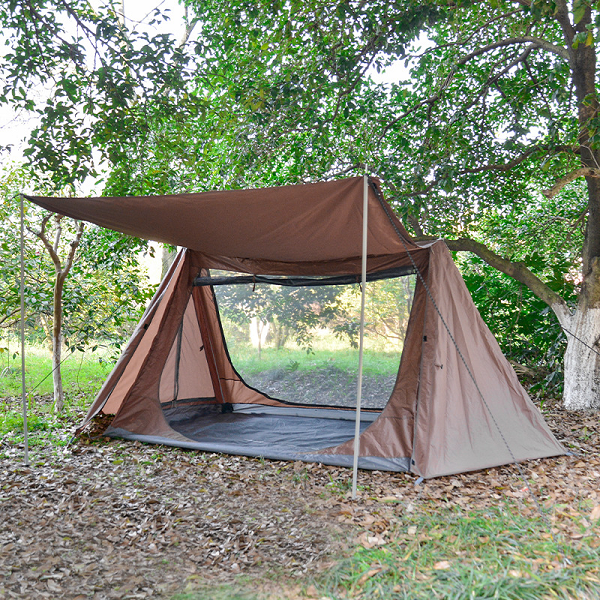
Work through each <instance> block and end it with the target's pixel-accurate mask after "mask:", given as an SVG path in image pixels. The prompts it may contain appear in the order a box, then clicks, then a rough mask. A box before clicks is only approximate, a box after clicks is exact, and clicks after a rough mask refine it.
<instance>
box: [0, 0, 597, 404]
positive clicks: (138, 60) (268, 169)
mask: <svg viewBox="0 0 600 600" xmlns="http://www.w3.org/2000/svg"><path fill="white" fill-rule="evenodd" d="M185 4H186V6H187V8H188V22H187V24H186V25H187V28H186V34H185V36H184V39H183V40H175V38H174V36H172V35H169V34H167V33H157V34H152V35H151V34H149V33H148V32H146V31H144V30H142V29H134V28H130V27H128V26H127V25H126V23H125V22H124V21H123V20H122V19H121V18H120V16H119V14H118V10H117V9H116V8H115V6H114V5H111V4H107V5H105V6H102V7H100V8H98V9H97V10H93V9H91V8H90V7H89V5H88V4H87V3H86V2H84V1H83V0H61V2H59V3H54V2H53V3H50V2H48V1H47V0H31V2H27V3H21V2H18V1H16V0H12V1H11V2H9V3H8V5H6V6H5V7H3V8H2V9H0V23H2V25H3V30H4V36H5V38H6V39H7V40H8V42H9V44H8V48H9V50H8V51H7V52H6V53H5V55H4V57H3V62H4V64H5V66H6V68H5V73H4V86H3V89H2V93H1V94H0V101H1V102H10V103H11V104H12V105H14V106H15V107H19V108H20V109H21V110H26V111H30V112H34V113H36V114H37V115H38V116H39V123H40V125H39V127H37V128H36V129H35V130H34V131H33V132H32V136H31V139H30V142H29V148H28V150H27V155H28V157H29V160H31V162H32V164H35V166H36V168H37V169H40V170H43V171H44V172H46V173H48V174H49V176H50V177H51V180H52V181H53V182H54V183H55V185H57V186H60V185H65V184H66V183H70V182H73V181H76V180H81V179H83V178H84V177H86V176H88V175H90V174H92V173H99V172H101V171H102V170H104V171H105V172H106V176H107V180H106V192H107V193H111V194H114V193H122V194H142V193H164V192H171V191H192V190H202V189H208V188H227V187H242V186H250V185H268V184H276V183H293V182H300V181H307V180H315V179H320V178H329V177H336V176H341V175H344V174H346V173H361V172H364V170H365V168H368V170H369V171H370V172H371V173H374V174H376V175H378V176H379V177H380V178H381V180H382V182H383V185H384V188H385V190H386V192H387V196H388V198H389V199H390V200H391V202H392V204H393V206H394V207H395V209H396V210H397V211H398V213H399V214H400V215H401V216H402V217H403V218H404V219H405V220H406V221H407V222H408V223H409V224H410V226H411V227H412V230H413V233H414V234H415V235H416V236H417V237H426V236H435V237H438V236H442V237H444V238H445V239H446V240H447V243H448V245H449V247H450V248H451V249H453V250H456V251H469V252H471V253H472V254H474V255H476V256H478V257H479V259H481V260H483V261H485V263H486V264H487V265H490V266H491V267H493V268H494V269H497V270H499V271H500V272H502V273H503V274H505V275H507V276H509V277H511V278H513V279H514V280H515V281H517V282H519V284H520V285H521V286H526V288H527V289H528V290H530V292H531V293H532V294H534V295H535V296H536V297H537V298H538V299H539V300H540V301H541V302H543V303H545V304H546V305H547V306H548V307H550V308H551V309H552V310H553V311H554V313H555V314H556V316H557V318H558V320H559V322H560V325H561V327H562V328H563V330H565V331H567V332H569V333H568V334H567V341H568V347H567V353H566V363H565V364H566V371H567V373H568V375H567V376H566V379H567V380H569V381H570V382H571V383H572V385H571V384H569V385H567V388H566V391H565V401H566V402H567V405H569V406H571V407H582V406H588V407H589V406H596V405H597V398H595V396H593V397H592V396H590V393H591V392H590V391H589V390H591V389H595V387H596V385H597V384H600V361H599V360H598V353H597V352H596V349H595V344H596V339H597V338H598V337H599V336H600V330H599V328H600V325H596V322H597V321H598V322H600V319H596V317H595V315H596V314H597V312H599V311H600V266H598V265H599V262H598V261H599V258H600V187H599V183H598V181H599V177H600V167H599V163H598V160H599V159H600V133H599V131H600V130H599V128H598V122H599V121H598V118H599V117H598V99H597V89H596V70H597V67H596V43H597V41H596V38H597V35H598V26H599V25H600V3H598V2H588V1H585V0H573V2H571V3H567V2H566V1H564V0H494V1H493V2H492V1H490V2H486V3H482V2H470V1H467V0H465V1H461V0H426V1H425V2H416V1H413V0H398V1H395V2H381V1H379V0H366V1H365V0H360V1H359V0H344V1H340V2H335V3H332V2H325V1H323V0H308V1H303V2H300V1H299V0H287V1H275V2H274V1H272V0H269V1H267V0H259V1H258V2H249V1H246V0H228V1H221V0H219V1H218V2H217V1H215V0H206V1H205V0H186V2H185ZM153 14H154V18H155V20H156V21H157V22H159V21H161V20H164V18H165V15H164V14H163V13H162V12H161V10H160V9H157V10H156V11H154V13H153ZM392 67H395V68H398V67H401V69H399V70H396V71H394V72H396V73H398V75H397V77H396V78H395V79H391V78H390V75H389V73H390V72H391V71H390V69H391V68H392ZM386 70H387V73H388V75H387V83H386V82H383V83H382V78H381V77H380V76H379V75H377V73H378V72H380V71H386ZM40 86H42V89H43V90H45V91H44V93H42V94H41V96H40V95H39V94H38V96H36V95H35V94H33V93H32V91H33V90H34V89H38V88H39V87H40ZM485 268H487V267H484V269H485ZM473 269H474V272H476V270H477V267H476V264H475V266H474V267H473ZM503 286H504V287H506V284H503ZM509 287H510V286H509ZM577 340H579V341H577ZM582 342H583V343H582ZM579 365H586V366H585V368H584V370H585V372H583V371H582V368H583V367H581V366H579ZM586 390H587V391H586Z"/></svg>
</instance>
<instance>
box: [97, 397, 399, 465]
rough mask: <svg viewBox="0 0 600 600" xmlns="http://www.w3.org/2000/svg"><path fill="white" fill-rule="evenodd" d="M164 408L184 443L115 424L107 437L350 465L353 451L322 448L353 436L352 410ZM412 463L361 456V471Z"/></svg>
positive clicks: (367, 417) (368, 419)
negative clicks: (140, 432)
mask: <svg viewBox="0 0 600 600" xmlns="http://www.w3.org/2000/svg"><path fill="white" fill-rule="evenodd" d="M163 412H164V414H165V417H166V419H167V422H168V423H169V426H170V427H171V428H172V429H173V430H174V431H175V432H177V433H178V434H180V436H185V438H186V440H185V441H182V440H181V439H176V438H175V437H174V438H168V437H163V436H149V435H140V434H133V433H131V432H128V431H125V430H122V429H114V428H109V429H108V430H107V431H106V435H110V436H114V437H121V438H125V439H135V440H140V441H143V442H149V443H155V444H165V445H170V446H179V447H182V448H190V449H197V450H204V451H207V452H220V453H225V454H237V455H242V456H258V457H263V458H269V459H274V460H302V461H306V462H320V463H323V464H329V465H339V466H351V465H352V460H353V457H352V455H341V454H331V455H330V454H323V453H322V452H323V451H324V450H325V449H327V448H331V447H333V446H338V445H340V444H342V443H344V442H347V441H348V440H352V439H353V438H354V429H355V421H354V412H353V411H347V410H335V409H316V408H303V407H290V408H287V407H262V406H256V405H254V406H251V405H242V406H239V405H236V409H235V411H234V412H225V413H221V412H216V411H214V410H202V409H200V410H198V408H197V407H189V408H184V407H177V406H175V407H172V408H171V407H168V408H163ZM378 416H379V412H376V413H373V412H370V413H364V414H363V415H361V424H360V431H361V433H362V432H363V431H364V430H365V429H366V428H367V427H368V426H369V425H371V423H372V422H373V421H374V420H375V419H376V418H377V417H378ZM363 417H364V419H363ZM177 438H179V436H177ZM409 464H410V460H409V458H381V457H365V456H361V457H359V467H360V468H362V469H382V470H388V471H408V470H409Z"/></svg>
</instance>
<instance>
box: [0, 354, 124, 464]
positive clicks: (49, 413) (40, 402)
mask: <svg viewBox="0 0 600 600" xmlns="http://www.w3.org/2000/svg"><path fill="white" fill-rule="evenodd" d="M2 358H3V360H2V363H1V366H0V390H1V394H2V397H0V442H6V443H7V444H8V445H9V446H16V445H18V444H21V443H22V442H23V441H24V439H25V436H24V434H23V409H22V404H21V356H20V355H17V354H13V355H11V356H7V355H6V353H3V357H2ZM25 360H26V363H25V382H26V389H27V413H28V414H27V428H28V440H29V445H30V446H31V447H32V448H35V447H36V446H40V447H47V446H57V447H60V446H65V445H67V443H68V441H69V440H70V439H71V437H72V429H73V425H74V424H78V423H79V422H80V421H81V419H82V417H83V415H84V414H85V413H86V412H87V410H88V408H89V406H90V404H91V402H92V400H93V398H94V396H95V395H96V393H97V392H98V390H99V389H100V387H101V385H102V383H103V382H104V381H105V379H106V377H107V376H108V374H109V372H110V370H111V369H112V362H111V361H108V360H106V359H105V358H104V357H103V356H102V355H101V354H98V353H94V354H91V353H82V352H75V353H72V354H68V355H66V357H65V361H64V362H63V364H62V365H61V373H62V380H63V389H64V393H65V400H64V411H63V412H62V413H61V414H56V412H55V411H54V403H53V382H52V357H51V354H50V351H49V350H47V349H45V348H43V347H40V346H28V347H27V348H26V351H25ZM3 456H4V452H0V457H3Z"/></svg>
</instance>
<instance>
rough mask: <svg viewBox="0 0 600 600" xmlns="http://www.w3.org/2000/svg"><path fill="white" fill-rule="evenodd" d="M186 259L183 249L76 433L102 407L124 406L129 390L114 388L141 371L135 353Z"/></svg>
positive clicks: (107, 410) (111, 411)
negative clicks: (123, 402)
mask: <svg viewBox="0 0 600 600" xmlns="http://www.w3.org/2000/svg"><path fill="white" fill-rule="evenodd" d="M184 261H185V253H184V252H180V253H179V254H178V255H177V257H176V259H175V260H174V261H173V263H172V265H171V267H170V268H169V270H168V271H167V273H166V275H165V277H164V278H163V280H162V281H161V283H160V285H159V287H158V289H157V290H156V293H155V294H154V297H153V298H152V300H151V301H150V303H149V304H148V308H147V309H146V311H145V312H144V315H143V316H142V318H141V319H140V322H139V323H138V324H137V326H136V328H135V330H134V332H133V334H132V335H131V337H130V338H129V341H128V342H127V346H126V347H125V349H124V350H123V352H122V354H121V356H120V357H119V359H118V361H117V363H116V364H115V366H114V368H113V370H112V371H111V373H110V375H109V376H108V378H107V379H106V381H105V382H104V384H103V386H102V388H101V389H100V391H99V392H98V394H97V395H96V398H95V399H94V402H93V403H92V405H91V406H90V409H89V410H88V413H87V415H86V416H85V419H84V420H83V422H82V423H81V425H80V426H79V427H78V429H77V433H80V432H81V431H82V430H83V429H84V428H85V427H86V426H87V425H88V423H89V422H90V421H91V420H92V419H93V418H94V417H95V416H96V415H97V414H98V413H99V412H101V411H102V412H103V413H104V414H114V413H115V412H116V411H117V410H118V409H119V407H120V406H121V403H122V401H123V398H124V394H125V393H126V391H125V390H121V391H119V390H116V393H115V388H116V386H117V384H118V383H119V382H120V381H121V380H122V379H123V378H127V375H126V373H129V372H139V365H136V364H135V362H136V361H135V360H134V361H133V362H132V359H133V358H134V356H140V355H141V352H140V351H139V346H140V344H141V343H142V341H143V340H144V339H146V343H147V341H148V338H147V336H146V333H147V330H148V328H149V327H150V325H151V323H152V322H153V320H154V319H155V317H156V318H158V319H160V316H158V317H157V316H156V313H157V311H159V309H160V307H164V306H165V303H168V301H169V297H170V295H172V294H173V290H174V289H175V286H174V285H173V280H174V279H175V280H177V279H179V277H180V275H181V270H182V269H183V268H184ZM111 398H112V401H111V406H110V407H109V408H107V409H106V410H105V406H106V403H107V402H108V401H109V399H111Z"/></svg>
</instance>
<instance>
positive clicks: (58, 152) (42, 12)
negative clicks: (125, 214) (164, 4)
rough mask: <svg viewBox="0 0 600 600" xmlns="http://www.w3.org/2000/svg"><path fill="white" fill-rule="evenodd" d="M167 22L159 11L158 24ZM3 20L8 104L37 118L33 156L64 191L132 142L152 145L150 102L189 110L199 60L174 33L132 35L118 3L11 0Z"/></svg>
mask: <svg viewBox="0 0 600 600" xmlns="http://www.w3.org/2000/svg"><path fill="white" fill-rule="evenodd" d="M167 19H168V13H166V12H165V13H163V12H161V11H160V10H158V9H156V10H153V11H151V19H150V24H151V25H155V26H156V25H159V24H160V23H162V22H164V21H165V20H167ZM0 24H1V25H2V31H3V38H4V40H5V42H6V47H7V50H6V51H5V52H4V55H3V57H2V62H3V66H4V69H3V77H2V88H1V89H0V102H2V103H7V104H10V105H11V106H12V107H13V108H14V110H15V111H18V110H22V111H24V112H25V113H33V114H37V116H38V125H37V127H35V129H33V131H32V132H31V137H30V140H29V147H28V149H27V150H26V151H25V154H26V156H28V157H29V159H30V160H31V161H32V164H35V166H36V172H38V173H45V174H46V175H47V177H48V178H49V179H50V181H51V182H52V184H53V185H54V186H56V189H60V188H62V187H63V186H64V185H67V184H70V183H75V182H82V181H83V180H84V179H85V178H86V177H88V176H90V175H95V174H97V173H98V172H99V165H102V164H103V163H104V164H105V165H106V164H107V165H109V166H110V165H112V164H116V163H119V162H123V163H124V162H126V161H127V158H128V152H129V150H130V140H136V141H140V142H141V143H143V141H144V133H145V131H146V129H147V119H146V112H145V111H146V109H147V107H148V106H153V107H155V108H156V110H157V111H159V113H160V112H162V111H168V112H170V113H171V114H172V115H174V114H176V113H177V111H178V110H179V108H176V107H183V106H185V105H186V96H185V95H184V94H183V93H182V91H181V87H182V86H181V84H180V82H181V77H182V74H183V73H184V71H185V68H186V65H187V60H189V57H185V56H184V55H183V54H182V53H181V52H180V50H179V49H178V44H177V42H176V41H175V39H174V37H173V36H172V35H168V34H162V33H161V34H157V35H149V34H148V32H147V31H145V30H143V29H139V30H138V29H135V28H131V29H127V28H126V27H125V26H124V25H123V24H122V22H121V20H120V17H119V14H118V10H117V3H115V2H112V1H111V0H108V1H107V2H105V3H102V4H101V5H100V6H98V8H97V9H96V8H94V7H92V6H91V5H90V4H89V3H88V2H87V1H85V0H69V1H68V2H60V3H56V2H51V1H49V0H32V1H31V2H26V3H24V2H20V1H18V0H11V1H10V2H8V3H5V4H3V6H2V8H0ZM34 91H35V93H33V92H34ZM140 136H141V137H140ZM139 191H140V190H138V189H135V186H133V185H130V193H131V192H133V193H135V192H138V193H139Z"/></svg>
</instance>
